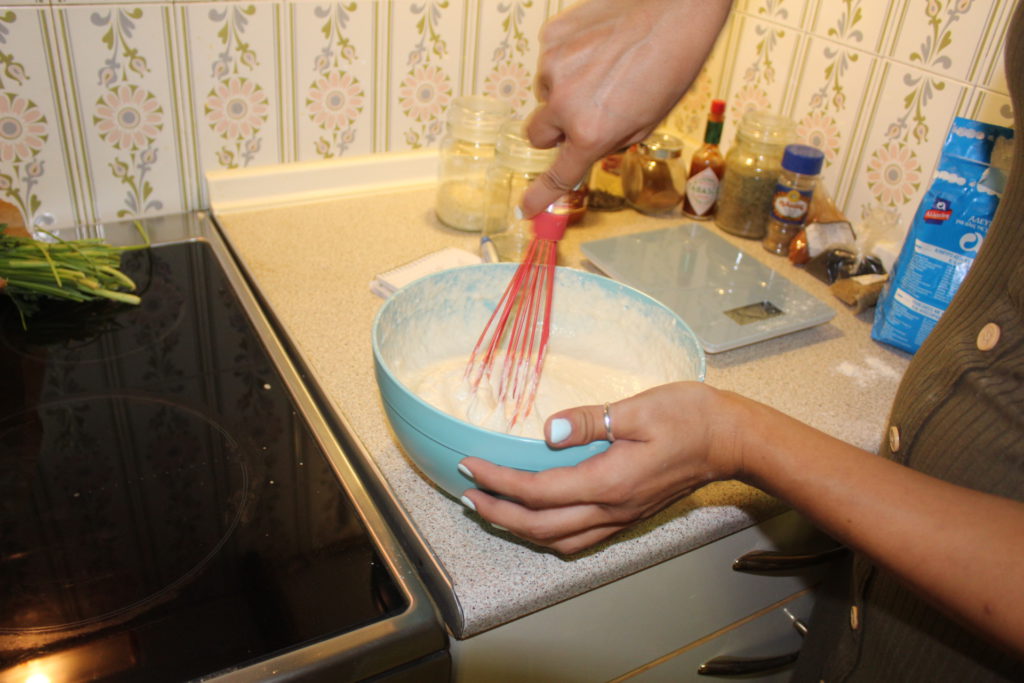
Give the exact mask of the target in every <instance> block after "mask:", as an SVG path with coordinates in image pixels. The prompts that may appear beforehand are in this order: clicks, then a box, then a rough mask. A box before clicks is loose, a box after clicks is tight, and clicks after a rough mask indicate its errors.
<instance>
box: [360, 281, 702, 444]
mask: <svg viewBox="0 0 1024 683" xmlns="http://www.w3.org/2000/svg"><path fill="white" fill-rule="evenodd" d="M475 268H478V267H477V266H472V267H470V268H469V269H467V270H466V271H465V272H463V273H453V274H452V275H451V278H452V279H451V280H442V281H440V282H438V284H437V285H436V287H435V286H430V287H421V288H420V290H422V291H418V293H417V296H416V297H405V298H403V299H402V301H401V306H400V307H398V306H395V307H393V310H391V311H390V312H389V324H388V326H387V333H386V334H382V335H381V340H380V348H381V352H382V356H383V357H384V360H385V363H386V365H387V367H388V368H389V369H390V370H391V372H392V373H393V374H394V375H395V377H396V378H397V379H398V380H399V381H400V382H401V383H402V384H403V385H405V386H406V388H408V389H409V390H410V391H411V392H413V393H414V394H416V395H417V396H418V397H419V398H421V399H422V400H424V401H426V402H427V403H429V404H431V405H432V406H434V407H435V408H437V409H438V410H442V411H444V412H446V413H448V414H449V415H452V416H454V417H456V418H458V419H460V420H464V421H467V422H470V423H472V424H475V425H478V426H480V427H483V428H485V429H490V430H493V431H498V432H506V431H507V429H506V425H507V420H506V418H505V415H504V412H503V409H502V407H500V406H498V405H497V400H496V394H497V390H496V384H497V376H498V375H500V371H501V360H500V359H499V360H497V361H496V362H495V370H494V373H493V374H494V376H493V377H492V380H491V381H492V382H493V384H494V386H485V385H484V384H483V383H482V384H481V385H480V387H479V388H478V390H477V392H476V395H475V396H474V395H472V393H471V391H470V389H469V386H468V384H467V383H466V382H465V380H464V373H465V369H466V363H467V361H468V359H469V354H470V352H471V350H472V348H473V345H474V343H475V342H476V340H477V337H478V336H479V335H480V331H481V330H482V329H483V326H484V324H485V323H486V321H487V318H488V317H489V315H490V313H491V311H492V310H493V308H494V306H495V302H496V300H497V298H498V297H499V296H500V294H501V292H502V290H503V289H504V286H505V284H506V283H507V282H508V278H509V275H510V273H511V271H507V270H499V271H497V272H495V273H494V276H493V277H491V278H490V280H493V282H489V281H488V282H486V283H481V282H480V272H481V271H474V270H473V269H475ZM558 278H559V279H558V281H557V283H556V287H555V300H554V309H553V313H552V327H551V338H550V344H549V346H548V352H547V357H546V358H545V361H544V371H543V374H542V375H541V381H540V385H539V386H538V390H537V400H536V403H535V404H534V409H533V411H531V415H530V417H529V418H528V419H527V420H526V421H524V422H523V423H522V424H521V425H517V426H516V427H515V429H514V430H513V431H512V432H511V433H514V434H516V435H519V436H527V437H531V438H536V439H543V424H544V420H545V419H546V418H547V417H548V416H549V415H550V414H551V413H554V412H556V411H559V410H562V409H565V408H571V407H574V406H579V405H595V404H602V403H604V402H606V401H608V402H612V401H617V400H620V399H623V398H626V397H628V396H632V395H633V394H636V393H639V392H641V391H644V390H645V389H648V388H651V387H653V386H657V385H659V384H664V383H666V382H673V381H678V380H692V379H698V378H699V377H700V374H701V358H702V356H701V353H700V351H699V349H698V347H697V342H696V340H695V339H694V338H693V336H692V334H691V333H690V332H689V331H688V330H687V329H686V328H685V326H684V325H682V324H681V323H680V321H679V319H678V318H677V317H676V316H675V314H673V313H672V312H671V311H669V310H667V309H664V308H662V307H661V306H658V305H655V304H653V303H652V302H651V301H650V300H647V299H639V298H634V297H632V296H627V295H624V294H621V293H618V292H613V291H611V289H610V288H609V286H608V285H607V284H601V281H600V280H595V278H594V277H593V276H588V275H587V274H585V273H580V272H579V271H571V270H568V269H560V272H559V275H558ZM485 285H486V286H485Z"/></svg>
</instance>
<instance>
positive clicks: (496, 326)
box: [465, 213, 568, 429]
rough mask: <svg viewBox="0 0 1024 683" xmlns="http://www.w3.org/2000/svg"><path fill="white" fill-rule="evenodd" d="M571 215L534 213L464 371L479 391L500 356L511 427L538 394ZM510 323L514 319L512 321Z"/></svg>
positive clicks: (501, 388)
mask: <svg viewBox="0 0 1024 683" xmlns="http://www.w3.org/2000/svg"><path fill="white" fill-rule="evenodd" d="M567 221H568V217H567V216H564V215H559V214H550V213H544V214H541V215H540V216H538V217H537V218H536V219H534V231H535V237H534V238H533V240H531V241H530V244H529V246H528V247H527V250H526V254H525V255H524V257H523V260H522V263H521V264H520V265H519V267H518V268H517V269H516V272H515V274H514V275H513V276H512V279H511V281H510V282H509V284H508V286H507V287H506V288H505V291H504V292H503V293H502V296H501V298H500V299H499V301H498V305H497V306H496V307H495V309H494V311H493V312H492V313H491V316H490V318H488V320H487V324H486V325H485V326H484V329H483V332H482V333H481V334H480V337H479V338H478V339H477V343H476V346H475V347H474V348H473V352H472V353H471V354H470V357H469V362H468V364H467V365H466V373H465V377H466V379H467V381H468V382H469V386H470V390H471V391H472V392H476V391H477V390H478V389H479V386H480V383H481V382H488V383H490V382H491V381H492V379H491V376H492V373H493V372H494V371H495V364H496V363H497V362H498V359H499V358H500V357H501V356H502V351H504V357H503V358H501V367H500V375H499V376H498V377H497V387H496V396H497V400H498V404H499V405H500V406H501V407H502V408H503V409H504V411H505V416H506V420H507V423H508V428H509V429H511V428H513V427H515V426H516V425H517V424H519V423H520V422H521V421H523V420H525V419H526V418H527V417H529V415H530V413H531V411H532V410H533V404H534V401H535V399H536V396H537V387H538V385H539V383H540V377H541V372H542V370H543V368H544V357H545V355H546V353H547V347H548V341H549V339H550V337H551V306H552V302H553V300H554V285H555V265H556V262H557V258H558V240H559V239H561V237H562V235H563V234H564V233H565V225H566V223H567ZM510 323H511V325H510Z"/></svg>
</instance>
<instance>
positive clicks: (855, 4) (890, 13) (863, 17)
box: [811, 0, 904, 53]
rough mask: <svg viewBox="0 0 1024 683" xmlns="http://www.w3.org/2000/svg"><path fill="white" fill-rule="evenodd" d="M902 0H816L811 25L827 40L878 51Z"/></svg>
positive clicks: (814, 30)
mask: <svg viewBox="0 0 1024 683" xmlns="http://www.w3.org/2000/svg"><path fill="white" fill-rule="evenodd" d="M903 1H904V0H838V1H837V0H818V4H817V7H816V8H815V14H814V18H813V20H812V22H811V27H812V30H813V32H814V33H815V34H816V35H819V36H822V37H825V38H828V39H829V40H834V41H836V42H839V43H844V44H846V45H848V46H850V47H856V48H859V49H862V50H868V51H870V52H875V53H880V52H881V51H882V45H883V41H884V39H885V37H886V36H887V35H889V30H888V27H889V26H890V25H891V24H892V23H893V22H894V21H895V19H896V16H898V14H899V12H898V10H899V9H900V7H901V6H902V5H903Z"/></svg>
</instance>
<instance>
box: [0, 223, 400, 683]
mask: <svg viewBox="0 0 1024 683" xmlns="http://www.w3.org/2000/svg"><path fill="white" fill-rule="evenodd" d="M123 269H124V270H125V272H127V273H128V274H129V275H130V276H131V277H132V278H134V279H135V280H136V282H137V283H138V284H139V287H140V293H141V295H142V304H141V305H140V306H138V307H132V306H125V305H121V304H102V305H92V304H86V305H83V304H61V303H56V302H53V303H51V304H49V305H47V306H45V307H44V308H43V309H42V310H40V311H39V312H38V313H37V314H35V315H34V316H33V317H31V318H30V319H29V325H28V329H27V330H25V329H22V326H21V321H20V319H19V317H18V315H17V312H16V310H15V309H14V307H13V305H11V303H10V301H9V300H8V299H7V298H6V297H0V384H2V390H0V679H3V680H7V677H9V678H12V680H14V679H16V680H28V677H29V676H31V675H33V674H39V675H44V676H48V677H49V680H51V681H54V682H56V681H59V680H114V681H122V680H141V681H172V680H173V681H177V680H183V679H191V678H195V677H202V676H205V675H208V674H212V673H214V672H217V671H220V670H223V669H226V668H233V667H238V666H240V665H243V664H244V663H246V662H250V661H253V660H257V659H260V658H264V657H267V656H269V655H272V654H274V653H278V652H281V651H285V650H288V649H294V648H296V647H299V646H302V645H303V644H306V643H310V642H313V641H316V640H317V639H321V638H325V637H328V636H330V635H332V634H336V633H341V632H344V631H346V630H349V629H353V628H355V627H357V626H359V625H360V624H365V623H368V622H372V621H374V620H378V619H381V618H382V617H385V616H387V615H389V614H393V613H395V612H396V611H399V610H402V609H403V608H404V607H405V606H406V601H405V597H404V595H403V593H402V592H401V591H400V590H398V588H397V587H396V585H395V583H394V581H393V580H392V577H391V575H390V573H389V571H388V570H387V567H386V564H385V563H383V562H382V561H381V558H380V557H378V555H377V551H376V550H375V546H374V545H373V543H372V542H371V541H370V538H369V535H368V533H367V531H366V529H365V528H364V525H363V524H362V522H361V519H360V517H359V515H358V514H357V513H356V511H355V510H354V508H353V506H352V504H351V503H350V501H349V499H348V498H347V497H346V495H345V493H344V489H343V488H342V487H341V485H340V484H339V482H338V480H337V478H336V476H335V474H334V472H333V471H332V469H331V466H330V464H329V463H328V461H327V459H326V457H325V455H324V453H323V452H322V450H321V449H320V448H319V446H318V444H317V442H316V440H315V439H314V437H313V436H312V434H311V432H310V430H309V428H308V427H307V425H306V423H305V422H304V421H303V419H301V416H300V415H299V413H297V411H296V409H295V407H294V405H293V403H292V400H291V398H290V395H289V393H288V390H287V388H286V386H285V384H284V382H283V381H282V379H281V377H280V376H279V374H278V373H277V371H276V370H275V367H274V365H273V363H272V362H271V360H270V359H269V357H268V353H267V351H266V349H265V348H264V347H263V345H262V344H261V342H260V339H259V337H258V335H256V334H255V333H254V331H253V329H252V328H251V325H250V323H249V321H248V319H247V318H246V316H245V315H244V313H243V310H242V309H241V307H240V304H239V302H238V300H237V298H236V296H235V295H234V293H233V291H232V289H231V287H230V286H229V284H228V282H227V281H226V280H225V277H224V275H223V274H222V271H221V270H220V268H219V267H218V265H217V263H216V258H215V257H214V255H213V254H212V253H211V251H210V248H209V245H208V244H207V243H205V242H203V241H193V242H182V243H176V244H167V245H161V246H159V247H154V248H151V249H146V250H141V251H133V252H128V253H126V255H125V257H124V259H123ZM54 672H56V675H51V674H54ZM5 676H6V677H5ZM37 680H47V679H44V678H38V679H37Z"/></svg>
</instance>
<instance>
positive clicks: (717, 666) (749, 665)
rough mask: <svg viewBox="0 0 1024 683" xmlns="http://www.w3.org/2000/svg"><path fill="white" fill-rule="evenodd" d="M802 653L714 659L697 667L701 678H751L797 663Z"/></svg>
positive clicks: (726, 656)
mask: <svg viewBox="0 0 1024 683" xmlns="http://www.w3.org/2000/svg"><path fill="white" fill-rule="evenodd" d="M799 654H800V651H799V650H797V651H796V652H790V653H788V654H784V655H778V656H775V657H730V656H728V655H722V656H721V657H713V658H712V659H709V660H708V661H706V662H704V663H703V664H701V665H700V666H698V667H697V673H698V674H700V675H701V676H749V675H750V674H760V673H768V672H769V671H772V670H774V669H781V668H782V667H784V666H788V665H790V664H792V663H793V662H795V661H796V658H797V656H799Z"/></svg>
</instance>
